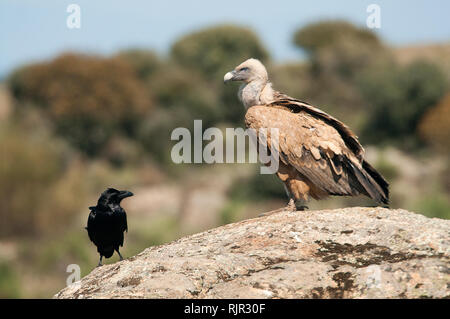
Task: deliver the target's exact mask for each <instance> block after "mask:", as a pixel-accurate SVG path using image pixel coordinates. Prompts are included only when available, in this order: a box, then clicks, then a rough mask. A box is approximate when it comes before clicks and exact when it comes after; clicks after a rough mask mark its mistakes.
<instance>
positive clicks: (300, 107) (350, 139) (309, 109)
mask: <svg viewBox="0 0 450 319" xmlns="http://www.w3.org/2000/svg"><path fill="white" fill-rule="evenodd" d="M271 105H272V106H274V107H282V108H286V109H288V110H290V111H291V112H292V113H300V112H306V113H308V114H311V115H312V116H314V117H316V118H318V119H321V120H322V121H323V122H325V123H326V124H328V125H330V126H332V127H334V128H335V129H336V131H337V132H338V133H339V135H340V136H341V138H342V140H343V141H344V142H345V144H346V145H347V147H348V148H349V149H350V150H351V151H352V152H353V153H354V154H355V156H356V157H357V158H358V159H359V160H360V161H362V158H363V155H364V148H363V147H362V145H361V144H360V143H359V141H358V137H357V136H356V135H355V134H354V133H353V132H352V131H351V130H350V128H349V127H348V126H347V125H345V124H344V123H342V122H341V121H339V120H338V119H335V118H334V117H332V116H331V115H329V114H327V113H325V112H324V111H322V110H320V109H318V108H316V107H314V106H312V105H311V104H309V103H306V102H303V101H300V100H297V99H294V98H292V97H290V96H288V95H286V94H283V93H280V92H275V102H273V103H272V104H271Z"/></svg>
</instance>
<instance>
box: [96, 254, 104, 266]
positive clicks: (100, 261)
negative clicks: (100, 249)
mask: <svg viewBox="0 0 450 319" xmlns="http://www.w3.org/2000/svg"><path fill="white" fill-rule="evenodd" d="M102 258H103V256H102V255H100V260H99V261H98V265H97V267H100V266H103V264H102Z"/></svg>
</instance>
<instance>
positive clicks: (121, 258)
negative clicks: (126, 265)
mask: <svg viewBox="0 0 450 319" xmlns="http://www.w3.org/2000/svg"><path fill="white" fill-rule="evenodd" d="M116 251H117V253H118V254H119V257H120V260H123V257H122V255H121V254H120V251H119V248H117V249H116Z"/></svg>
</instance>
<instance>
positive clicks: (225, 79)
mask: <svg viewBox="0 0 450 319" xmlns="http://www.w3.org/2000/svg"><path fill="white" fill-rule="evenodd" d="M235 75H236V71H231V72H228V73H227V74H225V76H224V77H223V83H227V82H229V81H233V80H234V76H235Z"/></svg>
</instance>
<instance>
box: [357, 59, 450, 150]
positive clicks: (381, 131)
mask: <svg viewBox="0 0 450 319" xmlns="http://www.w3.org/2000/svg"><path fill="white" fill-rule="evenodd" d="M360 88H361V91H362V93H363V95H364V97H365V98H366V100H367V101H368V103H369V105H370V109H369V110H368V111H369V116H368V121H367V123H366V125H365V129H364V131H363V134H362V135H363V138H364V139H365V140H366V141H370V142H373V143H380V142H383V141H388V140H390V141H394V140H398V141H402V143H404V142H405V141H404V138H414V139H417V134H416V133H417V128H418V124H419V121H420V119H421V118H422V116H423V115H424V114H425V112H426V111H427V110H428V109H429V108H430V107H432V106H433V105H435V104H436V102H437V101H438V100H439V99H440V98H441V97H442V96H443V94H444V93H445V90H446V81H445V77H444V75H443V74H442V72H441V71H440V70H439V68H438V67H437V66H436V65H434V64H432V63H429V62H421V61H418V62H415V63H412V64H410V65H408V66H406V67H396V68H391V69H382V70H378V71H375V72H373V73H372V74H367V75H366V77H365V78H362V79H361V82H360ZM402 139H403V140H402Z"/></svg>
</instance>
